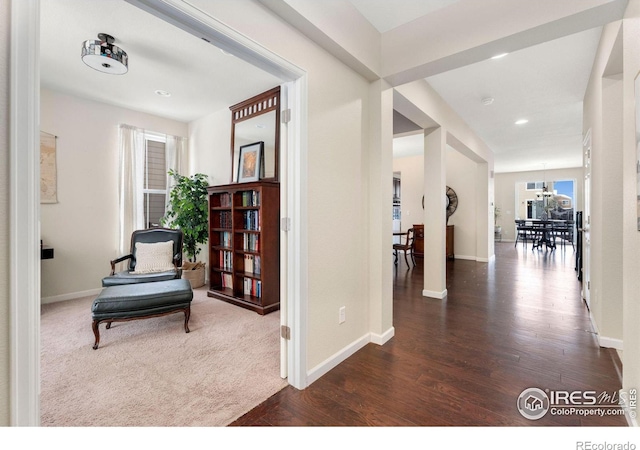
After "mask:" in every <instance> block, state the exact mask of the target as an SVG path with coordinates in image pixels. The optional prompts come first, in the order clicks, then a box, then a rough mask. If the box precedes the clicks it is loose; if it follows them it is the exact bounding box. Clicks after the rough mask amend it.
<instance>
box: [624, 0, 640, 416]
mask: <svg viewBox="0 0 640 450" xmlns="http://www.w3.org/2000/svg"><path fill="white" fill-rule="evenodd" d="M623 37H624V41H623V43H624V72H623V92H622V98H623V114H622V117H623V147H622V151H623V161H622V167H623V169H622V180H623V186H622V192H623V207H622V210H623V220H622V239H623V247H622V297H623V327H624V333H623V336H624V337H623V340H624V352H623V360H622V362H623V383H622V387H623V389H626V390H629V389H631V388H636V389H637V388H638V386H640V357H639V356H638V355H640V327H638V317H640V277H639V276H638V274H639V273H640V258H638V255H639V254H640V232H639V231H638V228H637V195H638V192H637V187H636V183H637V178H636V177H637V174H636V170H635V167H636V163H637V154H636V142H635V136H636V130H635V123H634V122H635V117H636V115H637V114H638V112H637V111H635V104H634V99H635V95H634V94H635V93H634V79H635V77H636V75H637V74H638V72H640V1H639V0H630V1H629V6H628V8H627V11H626V14H625V20H624V33H623ZM635 424H636V425H637V419H636V421H635Z"/></svg>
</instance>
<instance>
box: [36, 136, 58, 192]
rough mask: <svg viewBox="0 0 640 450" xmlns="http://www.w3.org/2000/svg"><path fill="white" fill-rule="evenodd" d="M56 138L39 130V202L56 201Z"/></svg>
mask: <svg viewBox="0 0 640 450" xmlns="http://www.w3.org/2000/svg"><path fill="white" fill-rule="evenodd" d="M56 138H57V136H54V135H53V134H49V133H45V132H44V131H41V132H40V203H58V175H57V170H56Z"/></svg>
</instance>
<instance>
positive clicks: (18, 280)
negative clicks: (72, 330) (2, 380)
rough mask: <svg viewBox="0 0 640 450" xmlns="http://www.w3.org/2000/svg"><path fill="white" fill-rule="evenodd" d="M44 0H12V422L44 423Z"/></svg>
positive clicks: (10, 228) (10, 378)
mask: <svg viewBox="0 0 640 450" xmlns="http://www.w3.org/2000/svg"><path fill="white" fill-rule="evenodd" d="M39 61H40V2H39V0H33V1H13V2H11V62H10V73H11V75H10V78H11V86H10V96H11V101H10V112H9V116H10V117H9V122H10V131H9V135H10V144H9V158H10V168H9V172H10V182H9V183H10V184H9V192H10V212H9V224H10V225H9V240H10V242H11V250H10V261H11V264H9V266H10V285H11V293H10V313H9V314H10V323H11V325H10V328H11V329H10V335H9V339H10V342H9V348H10V351H11V360H10V369H9V370H10V376H9V383H10V389H11V406H10V413H9V414H10V424H11V426H38V425H40V243H39V240H40V66H39Z"/></svg>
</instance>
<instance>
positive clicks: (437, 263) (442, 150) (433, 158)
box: [422, 127, 447, 299]
mask: <svg viewBox="0 0 640 450" xmlns="http://www.w3.org/2000/svg"><path fill="white" fill-rule="evenodd" d="M446 184H447V179H446V132H445V130H443V129H442V127H438V128H430V129H426V130H424V290H423V291H422V295H424V296H425V297H433V298H438V299H443V298H445V297H446V296H447V280H446V278H447V270H446V269H447V261H446V232H447V227H446V224H447V218H446Z"/></svg>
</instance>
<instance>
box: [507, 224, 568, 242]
mask: <svg viewBox="0 0 640 450" xmlns="http://www.w3.org/2000/svg"><path fill="white" fill-rule="evenodd" d="M515 222H516V225H517V232H518V233H520V232H521V231H522V232H524V233H528V234H529V236H530V238H532V240H533V247H532V249H533V250H535V249H536V248H542V246H545V247H546V248H548V249H551V250H553V249H555V248H556V241H555V231H556V230H561V229H564V228H566V226H567V221H566V220H561V219H547V220H542V219H527V220H516V221H515ZM516 243H517V240H516Z"/></svg>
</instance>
